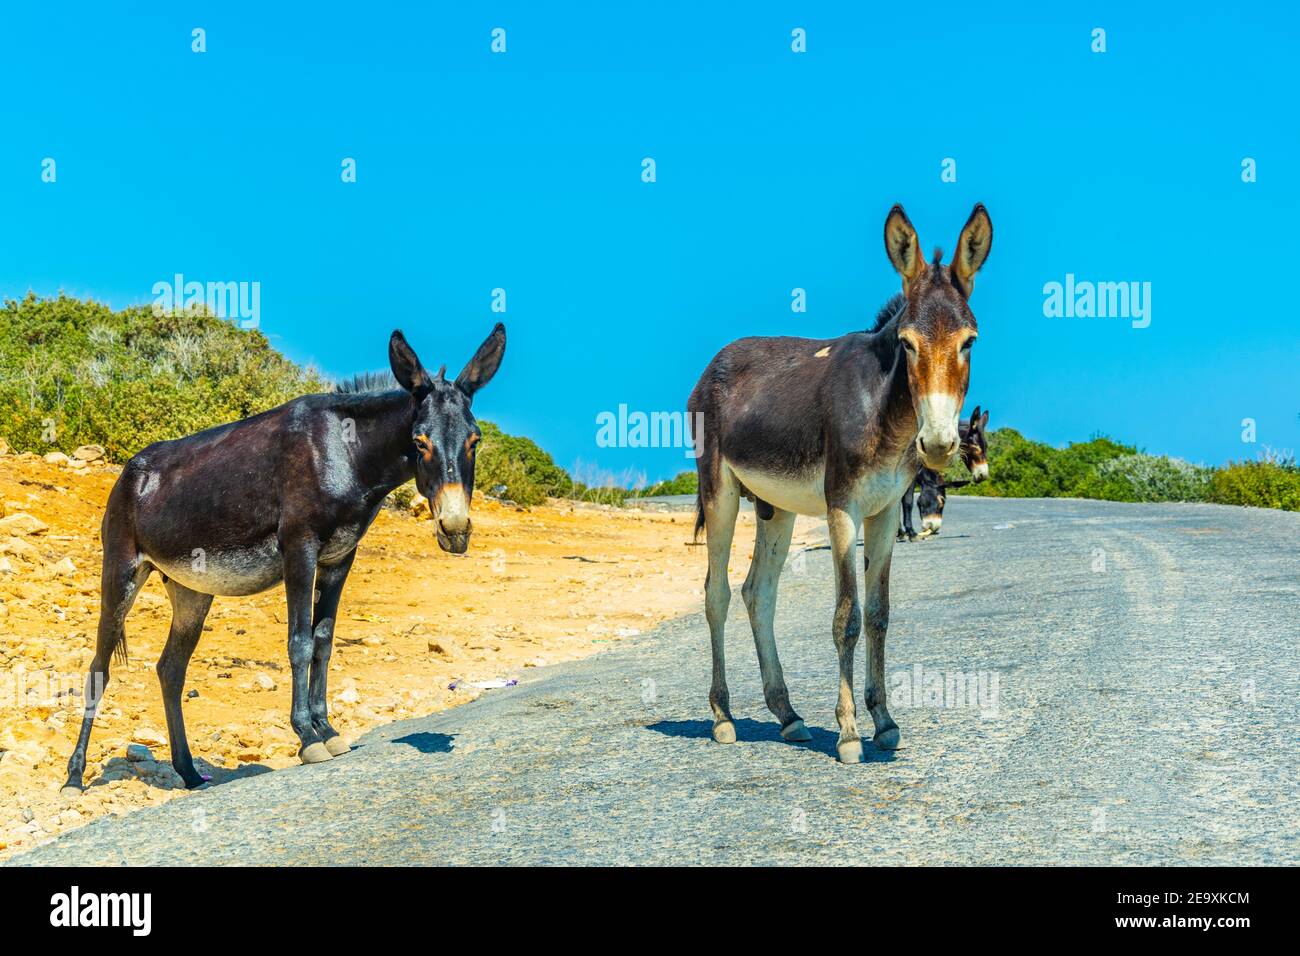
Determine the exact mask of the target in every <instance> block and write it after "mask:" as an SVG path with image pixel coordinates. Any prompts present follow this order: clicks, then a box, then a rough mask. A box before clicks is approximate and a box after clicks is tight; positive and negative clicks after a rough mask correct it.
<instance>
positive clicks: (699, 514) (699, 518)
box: [691, 491, 704, 544]
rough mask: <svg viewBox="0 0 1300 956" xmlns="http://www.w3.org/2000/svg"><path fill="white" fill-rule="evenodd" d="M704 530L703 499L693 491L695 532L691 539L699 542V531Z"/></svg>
mask: <svg viewBox="0 0 1300 956" xmlns="http://www.w3.org/2000/svg"><path fill="white" fill-rule="evenodd" d="M703 530H704V499H703V498H702V497H701V496H700V493H699V492H698V491H697V492H696V493H695V534H694V535H693V536H692V538H691V540H692V541H694V542H695V543H696V544H699V542H700V532H701V531H703Z"/></svg>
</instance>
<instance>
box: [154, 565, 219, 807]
mask: <svg viewBox="0 0 1300 956" xmlns="http://www.w3.org/2000/svg"><path fill="white" fill-rule="evenodd" d="M167 596H168V597H169V598H171V602H172V626H171V631H170V632H169V633H168V635H167V645H166V646H165V647H164V648H163V652H162V654H161V655H159V657H158V683H159V684H161V685H162V697H163V711H164V712H165V713H166V714H167V739H168V740H169V741H170V742H171V750H172V766H173V767H175V768H176V772H177V773H178V774H180V775H181V779H182V780H184V781H185V786H187V787H189V788H190V789H191V790H193V789H194V788H195V787H201V786H203V784H204V782H205V781H204V779H203V777H202V776H201V775H200V774H199V772H198V771H197V770H195V769H194V758H193V757H192V756H191V755H190V743H189V740H187V739H186V737H185V720H184V718H183V716H182V715H181V694H182V693H183V692H184V690H185V671H186V670H187V669H188V667H189V664H190V657H191V655H193V653H194V648H195V647H196V646H198V643H199V638H200V637H201V636H202V634H203V622H204V620H206V619H207V616H208V609H209V608H211V607H212V595H211V594H200V593H199V592H198V591H191V590H190V589H189V588H187V587H185V586H183V585H180V584H177V583H176V582H175V581H173V580H171V579H168V581H167Z"/></svg>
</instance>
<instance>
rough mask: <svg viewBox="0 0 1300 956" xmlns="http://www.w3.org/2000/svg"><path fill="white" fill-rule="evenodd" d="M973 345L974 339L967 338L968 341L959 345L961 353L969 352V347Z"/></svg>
mask: <svg viewBox="0 0 1300 956" xmlns="http://www.w3.org/2000/svg"><path fill="white" fill-rule="evenodd" d="M974 344H975V339H974V338H969V339H967V340H966V341H965V342H963V343H962V344H961V350H962V351H963V352H969V351H970V347H971V346H972V345H974Z"/></svg>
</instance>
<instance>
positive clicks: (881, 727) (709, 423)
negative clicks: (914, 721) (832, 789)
mask: <svg viewBox="0 0 1300 956" xmlns="http://www.w3.org/2000/svg"><path fill="white" fill-rule="evenodd" d="M992 241H993V225H992V223H991V222H990V221H989V216H988V213H987V212H986V211H985V209H984V207H983V206H982V205H976V207H975V209H974V211H973V212H972V213H971V215H970V218H969V219H968V220H967V221H966V225H965V227H964V228H963V229H962V231H961V235H960V236H959V237H958V240H957V252H956V254H955V255H954V256H953V260H952V263H951V264H950V265H947V266H945V265H942V264H941V260H940V254H939V253H937V252H936V254H935V257H934V261H933V262H932V263H930V264H929V265H927V264H926V262H925V259H924V257H923V256H922V255H921V249H920V243H919V242H918V241H917V237H916V230H915V229H913V228H912V224H911V222H909V221H908V218H907V216H906V215H905V214H904V212H903V209H902V207H901V206H895V207H894V208H893V210H892V211H891V212H890V213H889V217H888V218H887V219H886V220H885V249H886V251H887V252H888V253H889V259H890V261H891V262H892V263H893V264H894V268H895V269H896V270H897V271H898V273H899V275H901V276H902V279H903V294H904V296H905V298H903V299H896V300H895V301H893V302H891V303H890V305H888V306H886V307H885V309H883V310H882V312H881V314H880V316H879V317H878V318H877V321H876V326H875V328H874V329H873V330H872V331H870V332H852V333H850V334H848V335H844V336H841V337H840V338H837V339H798V338H747V339H740V340H738V341H736V342H733V343H732V344H730V345H728V346H727V347H726V348H724V349H723V350H722V351H721V352H719V353H718V354H717V356H715V357H714V359H713V361H712V362H710V363H709V366H708V368H706V369H705V370H704V374H703V375H702V376H700V381H699V383H698V384H697V385H696V386H695V390H694V391H693V392H692V393H691V398H690V403H689V409H690V411H691V413H692V414H691V416H690V417H691V421H692V422H701V423H702V424H701V425H700V427H699V429H698V432H697V434H696V436H695V441H696V450H697V453H698V454H699V458H698V459H697V467H698V468H699V475H700V492H699V508H698V514H697V517H696V533H697V534H698V533H699V531H700V529H701V528H703V529H704V530H705V531H706V532H707V535H708V552H709V572H708V578H707V580H706V582H705V604H704V608H705V616H706V617H707V618H708V622H709V632H710V636H711V637H712V641H713V688H712V690H711V691H710V693H709V704H710V705H711V707H712V708H713V717H714V724H713V739H714V740H716V741H718V742H719V743H730V742H732V741H734V740H735V739H736V729H735V724H734V723H733V721H732V717H731V710H730V707H729V701H728V695H727V679H726V671H725V665H724V655H723V630H724V625H725V623H726V619H727V605H728V603H729V601H730V598H731V588H730V587H729V585H728V583H727V559H728V557H729V556H730V554H731V539H732V535H733V532H734V531H735V524H736V512H737V508H738V506H739V502H740V498H741V497H742V496H745V497H751V498H753V499H754V504H755V510H756V512H757V514H758V517H759V521H758V538H757V541H756V542H755V545H754V558H753V563H752V564H751V565H750V568H749V576H748V577H747V578H746V579H745V585H744V588H743V591H742V593H743V595H744V598H745V606H746V607H747V608H748V610H749V620H750V625H751V626H752V628H753V631H754V643H755V645H756V647H757V649H758V661H759V667H760V669H761V670H762V674H763V692H764V697H765V699H766V701H767V706H768V708H769V709H770V710H771V711H772V713H773V714H775V715H776V717H777V719H778V720H780V722H781V734H782V736H783V737H785V739H786V740H794V741H803V740H809V739H810V734H809V733H808V730H807V728H805V727H804V724H803V721H802V720H801V719H800V718H799V715H798V714H797V713H795V711H794V709H793V708H792V707H791V706H790V695H789V693H788V691H787V690H786V685H785V678H784V676H783V675H782V673H781V663H780V661H779V659H778V658H777V652H776V639H775V636H774V634H773V631H772V617H773V613H774V611H775V609H776V589H777V582H778V579H779V577H780V574H781V566H782V564H783V563H784V561H785V556H786V551H787V550H788V549H789V546H790V534H791V531H792V530H793V528H794V520H795V515H796V514H806V515H825V516H826V521H827V526H828V528H829V530H830V540H831V554H832V561H833V562H834V566H835V582H836V597H835V615H834V621H833V624H832V632H831V633H832V636H833V637H834V640H835V648H836V650H837V652H838V653H839V664H840V695H839V704H838V706H837V707H836V710H835V714H836V717H837V718H838V720H839V726H840V737H839V745H838V752H839V758H840V760H842V761H844V762H846V763H855V762H857V761H859V760H861V759H862V743H861V741H860V739H859V737H858V728H857V712H856V709H855V707H854V703H853V651H854V647H855V646H856V645H857V641H858V636H859V633H860V631H861V630H862V612H861V606H860V604H859V600H858V581H857V573H856V571H855V568H854V562H855V555H854V550H855V544H856V541H857V538H858V532H859V529H860V528H862V527H863V525H864V524H865V529H864V540H865V555H866V628H867V637H868V642H867V678H866V706H867V709H868V710H869V711H870V712H871V718H872V720H873V721H874V722H875V729H876V733H875V742H876V745H877V746H879V747H882V748H885V749H893V748H895V747H897V746H898V739H899V733H898V726H897V725H896V724H895V723H894V720H893V718H892V717H890V716H889V711H888V710H887V709H886V707H885V630H886V627H887V626H888V623H889V560H890V555H891V554H892V553H893V547H894V532H895V523H896V522H897V520H898V519H897V510H896V509H897V508H898V500H899V498H900V497H901V495H902V494H903V490H904V489H905V488H906V487H907V486H908V485H909V484H910V483H911V482H912V481H913V479H915V478H916V472H917V468H918V466H919V465H925V466H927V467H930V468H934V469H937V470H940V471H942V470H943V469H944V468H945V467H947V465H948V463H949V461H951V460H952V457H953V455H955V454H956V453H957V446H958V440H959V439H958V430H957V419H958V415H959V413H960V410H961V407H962V402H963V400H964V399H965V396H966V387H967V385H968V383H969V380H970V350H971V345H972V343H974V341H975V334H976V327H975V316H974V315H973V314H972V313H971V310H970V307H969V306H968V305H967V299H968V298H969V297H970V294H971V288H972V286H973V284H974V280H975V273H976V272H977V271H978V270H979V268H980V266H981V265H983V264H984V259H985V257H987V256H988V253H989V246H990V244H991V243H992Z"/></svg>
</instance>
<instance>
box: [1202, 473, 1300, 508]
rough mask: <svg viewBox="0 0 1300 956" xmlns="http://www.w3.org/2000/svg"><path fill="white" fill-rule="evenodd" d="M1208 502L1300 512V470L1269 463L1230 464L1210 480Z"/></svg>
mask: <svg viewBox="0 0 1300 956" xmlns="http://www.w3.org/2000/svg"><path fill="white" fill-rule="evenodd" d="M1206 499H1207V500H1208V501H1213V502H1216V503H1218V504H1221V505H1250V506H1252V507H1255V508H1281V509H1282V510H1284V511H1300V469H1298V468H1296V467H1295V466H1294V465H1290V466H1288V465H1279V464H1275V463H1274V462H1271V461H1246V462H1230V463H1229V464H1227V465H1225V466H1224V467H1223V468H1219V469H1217V470H1216V471H1215V472H1214V474H1213V475H1212V476H1211V477H1210V485H1209V493H1208V495H1207V496H1206Z"/></svg>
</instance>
